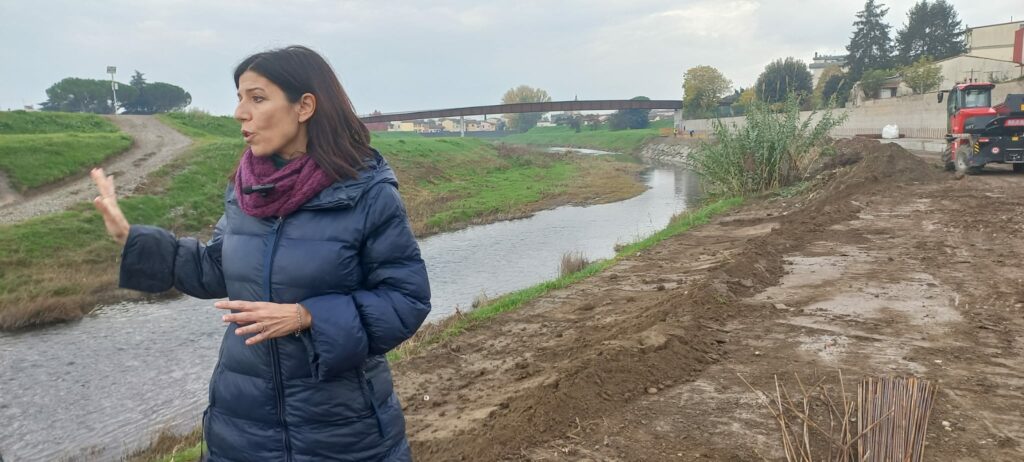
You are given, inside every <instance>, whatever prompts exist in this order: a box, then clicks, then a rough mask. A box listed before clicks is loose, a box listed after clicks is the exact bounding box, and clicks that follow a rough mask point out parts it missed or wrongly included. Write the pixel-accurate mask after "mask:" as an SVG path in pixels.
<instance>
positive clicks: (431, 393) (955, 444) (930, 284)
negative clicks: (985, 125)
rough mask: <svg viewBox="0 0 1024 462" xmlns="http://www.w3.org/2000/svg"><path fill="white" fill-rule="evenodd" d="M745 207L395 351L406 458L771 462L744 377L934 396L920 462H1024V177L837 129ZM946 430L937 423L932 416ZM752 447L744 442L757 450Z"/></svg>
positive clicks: (773, 437) (773, 453) (759, 409)
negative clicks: (825, 162)
mask: <svg viewBox="0 0 1024 462" xmlns="http://www.w3.org/2000/svg"><path fill="white" fill-rule="evenodd" d="M837 147H838V150H839V153H840V157H839V158H840V160H842V162H840V163H841V164H847V165H846V166H845V167H842V168H839V169H838V170H834V171H831V172H828V173H825V174H824V181H823V182H822V183H821V184H819V185H818V186H817V187H816V188H814V189H813V190H812V192H811V193H809V194H807V195H804V196H801V197H796V198H791V199H786V200H769V201H762V202H758V203H755V204H751V205H749V206H747V207H745V208H744V209H742V210H740V211H738V212H737V213H733V214H731V215H729V216H726V217H722V218H719V219H717V220H715V221H714V222H713V223H711V224H709V225H706V226H703V227H701V228H698V229H696V230H694V231H692V232H689V233H686V234H684V235H681V236H677V237H675V238H672V239H669V240H667V241H665V242H663V243H661V244H659V245H658V246H656V247H654V248H653V249H650V250H649V251H647V252H645V253H643V254H642V255H637V256H635V257H633V258H630V259H628V260H626V261H623V262H622V263H620V264H619V265H616V266H615V267H612V268H611V269H609V270H608V271H606V272H604V273H602V274H600V275H598V276H595V277H593V278H590V279H588V280H586V281H584V282H582V283H580V284H577V285H574V286H572V287H570V288H567V289H563V290H559V291H556V292H553V293H551V294H549V295H548V296H545V297H543V298H541V299H538V300H536V301H534V302H531V303H529V304H528V305H527V306H525V307H524V308H522V309H521V310H519V311H517V312H513V313H508V314H506V315H503V316H501V317H499V318H497V319H495V320H494V321H493V322H491V323H489V324H487V325H486V326H483V327H481V328H478V329H475V330H472V331H470V332H468V333H465V334H463V335H462V336H460V337H458V338H456V339H454V340H452V341H450V342H449V343H447V344H444V345H441V346H440V347H438V348H435V349H433V350H432V351H431V352H428V353H427V354H424V355H422V356H418V357H415V358H411V359H409V360H406V361H403V362H401V363H399V364H398V365H397V366H396V367H395V379H396V380H395V381H396V384H397V387H398V390H399V394H400V396H401V398H402V399H403V403H404V406H405V408H406V416H407V420H408V431H409V436H410V439H411V441H412V444H413V448H414V453H415V454H416V456H417V460H426V461H429V460H474V461H475V460H644V461H650V460H762V459H761V456H760V455H763V456H765V457H767V458H769V459H772V460H776V459H778V458H780V457H781V454H782V453H781V446H780V443H779V441H778V436H777V435H778V431H777V429H776V428H775V424H774V421H773V420H772V419H771V416H770V414H769V413H768V411H767V410H766V409H765V408H764V406H763V404H762V403H761V402H760V400H759V398H758V396H757V395H755V394H753V393H752V392H751V391H750V390H749V389H748V388H747V386H746V385H744V383H743V382H742V381H741V380H740V378H739V375H740V374H741V375H742V376H743V377H744V378H745V379H746V380H748V381H750V382H751V383H752V384H753V386H754V387H756V388H758V389H762V390H769V389H772V390H774V377H775V376H776V375H778V376H779V378H780V380H782V381H784V382H788V383H793V374H794V373H797V374H800V375H801V377H803V378H805V379H810V378H812V376H817V377H820V376H823V375H833V376H834V375H835V371H836V370H842V371H843V374H844V376H845V377H846V378H847V384H846V385H847V389H848V390H853V389H855V381H856V380H859V379H860V378H861V377H863V376H865V375H869V374H871V375H887V374H914V375H917V376H919V377H923V378H926V379H929V380H932V381H934V382H935V383H937V384H938V386H939V387H940V392H939V395H938V398H937V400H936V403H935V406H934V409H933V412H932V415H931V420H930V424H929V427H928V438H927V444H928V445H927V450H926V454H927V456H928V459H929V460H977V461H993V460H1007V461H1009V460H1022V458H1024V359H1022V358H1024V355H1022V354H1024V320H1022V316H1021V315H1022V313H1024V268H1022V267H1021V266H1020V265H1019V262H1020V261H1021V259H1022V257H1024V242H1022V241H1021V240H1020V239H1019V237H1020V236H1021V235H1022V233H1021V231H1022V230H1024V209H1021V208H1020V206H1019V200H1018V197H1017V196H1018V194H1017V191H1020V190H1021V187H1022V186H1024V176H1017V175H1013V174H1012V173H1011V172H1010V171H1009V169H992V171H989V172H986V173H985V174H983V175H978V176H971V177H967V178H965V179H963V180H962V181H956V180H954V179H953V178H952V176H950V175H947V174H944V173H941V172H940V170H939V168H938V166H937V165H936V164H928V163H926V162H925V161H923V160H921V159H919V158H917V157H915V156H913V155H911V154H909V153H907V152H906V151H904V150H903V149H902V148H899V147H897V146H895V145H881V144H878V143H877V142H875V141H866V140H852V141H844V142H840V144H839V145H838V146H837ZM944 422H945V423H946V424H948V425H944V424H943V423H944ZM759 454H760V455H759Z"/></svg>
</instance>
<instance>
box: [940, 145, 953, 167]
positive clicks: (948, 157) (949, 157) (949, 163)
mask: <svg viewBox="0 0 1024 462" xmlns="http://www.w3.org/2000/svg"><path fill="white" fill-rule="evenodd" d="M942 166H943V168H945V169H946V171H947V172H952V171H953V170H955V169H956V165H954V164H953V150H952V149H950V148H949V146H946V149H945V150H944V151H942Z"/></svg>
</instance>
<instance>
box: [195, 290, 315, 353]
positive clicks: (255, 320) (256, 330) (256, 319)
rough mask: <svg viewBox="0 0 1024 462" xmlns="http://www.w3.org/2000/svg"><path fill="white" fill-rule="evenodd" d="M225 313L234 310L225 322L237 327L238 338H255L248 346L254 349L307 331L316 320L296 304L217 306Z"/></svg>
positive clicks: (232, 302) (227, 303) (236, 302)
mask: <svg viewBox="0 0 1024 462" xmlns="http://www.w3.org/2000/svg"><path fill="white" fill-rule="evenodd" d="M213 306H215V307H217V308H220V309H222V310H235V311H238V313H228V314H225V315H224V317H223V318H222V319H223V320H224V322H233V323H235V324H238V326H239V327H238V328H237V329H235V335H252V337H249V338H248V339H246V340H245V344H246V345H255V344H257V343H260V342H262V341H264V340H269V339H272V338H277V337H284V336H285V335H291V334H293V333H295V332H298V331H300V330H303V329H306V328H308V327H309V326H310V324H312V322H313V319H312V317H310V314H309V311H306V309H305V308H303V307H302V305H299V304H297V303H287V304H281V303H269V302H246V301H241V300H228V301H221V302H217V303H214V304H213Z"/></svg>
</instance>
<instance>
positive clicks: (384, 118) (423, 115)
mask: <svg viewBox="0 0 1024 462" xmlns="http://www.w3.org/2000/svg"><path fill="white" fill-rule="evenodd" d="M682 107H683V101H682V100H675V99H663V100H647V101H644V100H632V99H599V100H589V101H550V102H546V103H512V104H495V105H491V106H470V107H457V108H450V109H433V110H429V111H413V112H393V113H390V114H372V115H364V116H360V119H362V120H363V122H364V123H376V122H396V121H403V120H418V119H436V118H441V117H464V116H473V115H488V114H517V113H524V112H564V111H614V110H622V109H677V110H678V109H682Z"/></svg>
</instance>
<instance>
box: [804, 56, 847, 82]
mask: <svg viewBox="0 0 1024 462" xmlns="http://www.w3.org/2000/svg"><path fill="white" fill-rule="evenodd" d="M831 66H839V67H840V68H841V69H844V70H845V67H846V55H819V54H818V53H817V52H815V53H814V58H811V64H808V65H807V69H808V70H810V71H811V77H812V80H811V87H816V86H818V79H819V78H821V73H822V72H825V69H828V68H829V67H831Z"/></svg>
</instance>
